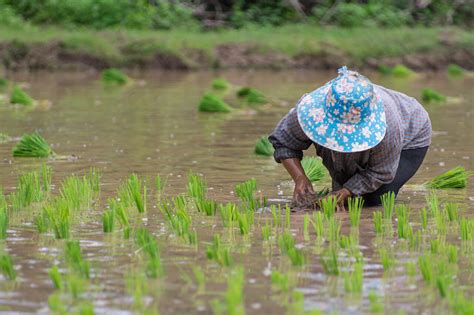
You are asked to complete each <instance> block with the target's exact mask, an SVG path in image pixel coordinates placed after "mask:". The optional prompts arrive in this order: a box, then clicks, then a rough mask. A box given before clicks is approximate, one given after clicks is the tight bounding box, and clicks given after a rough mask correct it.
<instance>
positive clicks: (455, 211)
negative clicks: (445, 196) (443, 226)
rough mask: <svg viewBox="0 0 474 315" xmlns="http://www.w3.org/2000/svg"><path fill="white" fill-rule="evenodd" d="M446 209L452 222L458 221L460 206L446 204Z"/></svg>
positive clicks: (450, 203) (452, 203)
mask: <svg viewBox="0 0 474 315" xmlns="http://www.w3.org/2000/svg"><path fill="white" fill-rule="evenodd" d="M444 209H445V211H446V214H447V215H448V219H449V221H450V222H453V221H457V219H458V218H459V205H458V204H457V203H454V202H446V203H445V204H444Z"/></svg>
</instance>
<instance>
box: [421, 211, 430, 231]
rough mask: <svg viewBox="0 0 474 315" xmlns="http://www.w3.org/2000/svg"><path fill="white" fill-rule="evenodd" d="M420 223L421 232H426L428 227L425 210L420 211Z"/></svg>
mask: <svg viewBox="0 0 474 315" xmlns="http://www.w3.org/2000/svg"><path fill="white" fill-rule="evenodd" d="M420 222H421V227H422V228H423V230H426V228H427V227H428V212H427V211H426V208H422V209H421V210H420Z"/></svg>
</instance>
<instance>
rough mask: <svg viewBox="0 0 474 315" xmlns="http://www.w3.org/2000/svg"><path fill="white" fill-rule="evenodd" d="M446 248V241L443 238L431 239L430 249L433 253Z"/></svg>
mask: <svg viewBox="0 0 474 315" xmlns="http://www.w3.org/2000/svg"><path fill="white" fill-rule="evenodd" d="M445 248H446V241H445V240H444V239H442V238H439V237H438V238H435V239H432V240H430V250H431V253H432V254H438V253H440V252H443V251H444V250H445Z"/></svg>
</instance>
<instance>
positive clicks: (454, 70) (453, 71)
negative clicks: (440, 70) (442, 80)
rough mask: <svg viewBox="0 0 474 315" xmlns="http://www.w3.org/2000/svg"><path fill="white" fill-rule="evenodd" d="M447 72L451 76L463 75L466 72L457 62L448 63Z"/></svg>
mask: <svg viewBox="0 0 474 315" xmlns="http://www.w3.org/2000/svg"><path fill="white" fill-rule="evenodd" d="M447 72H448V74H449V75H451V76H461V75H463V74H464V72H466V70H464V69H463V68H462V67H460V66H458V65H457V64H453V63H452V64H450V65H448V68H447Z"/></svg>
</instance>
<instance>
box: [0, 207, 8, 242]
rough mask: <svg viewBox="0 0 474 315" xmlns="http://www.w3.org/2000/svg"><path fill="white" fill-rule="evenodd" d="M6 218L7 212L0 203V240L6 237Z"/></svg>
mask: <svg viewBox="0 0 474 315" xmlns="http://www.w3.org/2000/svg"><path fill="white" fill-rule="evenodd" d="M8 220H9V219H8V212H7V209H6V207H2V206H1V205H0V240H4V239H6V238H7V230H8Z"/></svg>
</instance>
